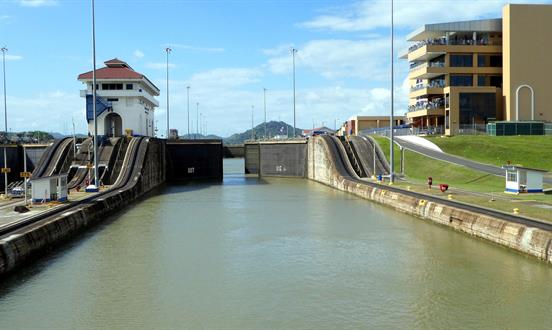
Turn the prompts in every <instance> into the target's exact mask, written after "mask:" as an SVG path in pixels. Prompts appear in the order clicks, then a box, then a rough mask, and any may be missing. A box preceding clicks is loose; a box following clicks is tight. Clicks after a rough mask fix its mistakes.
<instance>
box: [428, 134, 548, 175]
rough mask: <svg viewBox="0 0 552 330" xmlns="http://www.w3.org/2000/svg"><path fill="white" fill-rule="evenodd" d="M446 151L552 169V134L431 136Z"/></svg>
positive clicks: (486, 160)
mask: <svg viewBox="0 0 552 330" xmlns="http://www.w3.org/2000/svg"><path fill="white" fill-rule="evenodd" d="M427 139H428V140H429V141H431V142H433V143H435V144H436V145H438V146H439V147H440V148H441V149H443V151H444V152H446V153H449V154H453V155H457V156H460V157H464V158H468V159H472V160H475V161H478V162H481V163H486V164H491V165H496V166H502V165H505V164H506V163H507V162H508V161H510V162H511V163H512V164H521V165H523V166H527V167H534V168H540V169H544V170H548V171H552V157H551V156H550V153H551V152H552V136H550V135H541V136H487V135H478V136H467V135H463V136H452V137H442V138H441V137H428V138H427Z"/></svg>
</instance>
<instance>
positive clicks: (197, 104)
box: [196, 102, 199, 139]
mask: <svg viewBox="0 0 552 330" xmlns="http://www.w3.org/2000/svg"><path fill="white" fill-rule="evenodd" d="M197 138H199V102H196V139H197Z"/></svg>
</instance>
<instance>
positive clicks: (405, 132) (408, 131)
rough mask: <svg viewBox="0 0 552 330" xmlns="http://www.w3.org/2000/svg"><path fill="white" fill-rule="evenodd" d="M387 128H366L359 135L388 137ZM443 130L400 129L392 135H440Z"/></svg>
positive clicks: (441, 127) (435, 127)
mask: <svg viewBox="0 0 552 330" xmlns="http://www.w3.org/2000/svg"><path fill="white" fill-rule="evenodd" d="M389 131H390V130H389V127H382V128H367V129H363V130H361V131H360V132H359V133H360V134H361V135H373V134H375V135H381V136H387V137H389V135H390V134H389ZM444 133H445V130H444V128H443V126H430V127H424V128H420V127H401V128H394V129H393V135H395V136H404V135H441V134H444Z"/></svg>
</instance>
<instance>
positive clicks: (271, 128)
mask: <svg viewBox="0 0 552 330" xmlns="http://www.w3.org/2000/svg"><path fill="white" fill-rule="evenodd" d="M266 131H267V134H266V135H265V126H264V123H261V124H259V125H257V126H256V127H254V128H253V130H251V129H248V130H247V131H245V132H243V133H236V134H233V135H231V136H229V137H227V138H224V139H223V141H224V143H225V144H242V143H244V142H245V141H246V140H251V139H252V138H253V139H263V138H264V137H265V136H266V137H267V138H273V137H275V136H278V135H279V136H284V137H286V136H289V137H292V136H297V135H300V134H301V133H302V132H303V130H302V129H300V128H296V129H295V134H293V126H291V125H289V124H287V123H285V122H283V121H270V122H267V123H266Z"/></svg>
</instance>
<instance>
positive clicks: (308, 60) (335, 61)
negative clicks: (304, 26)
mask: <svg viewBox="0 0 552 330" xmlns="http://www.w3.org/2000/svg"><path fill="white" fill-rule="evenodd" d="M388 49H389V39H387V38H379V39H368V40H345V39H327V40H312V41H309V42H307V43H306V44H305V45H303V46H301V47H299V51H298V53H297V54H296V58H295V64H296V67H297V68H298V69H299V68H302V67H303V68H307V69H310V70H312V71H313V72H315V73H317V74H320V75H321V76H323V77H325V78H329V79H336V78H343V77H352V78H360V79H370V80H376V79H383V75H384V73H385V72H386V70H387V65H386V63H387V62H388V52H389V50H388ZM272 53H276V52H275V51H274V52H272ZM268 67H269V69H270V71H271V72H272V73H275V74H287V73H290V72H291V70H292V57H291V55H290V54H282V55H280V56H275V57H272V58H269V60H268Z"/></svg>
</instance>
